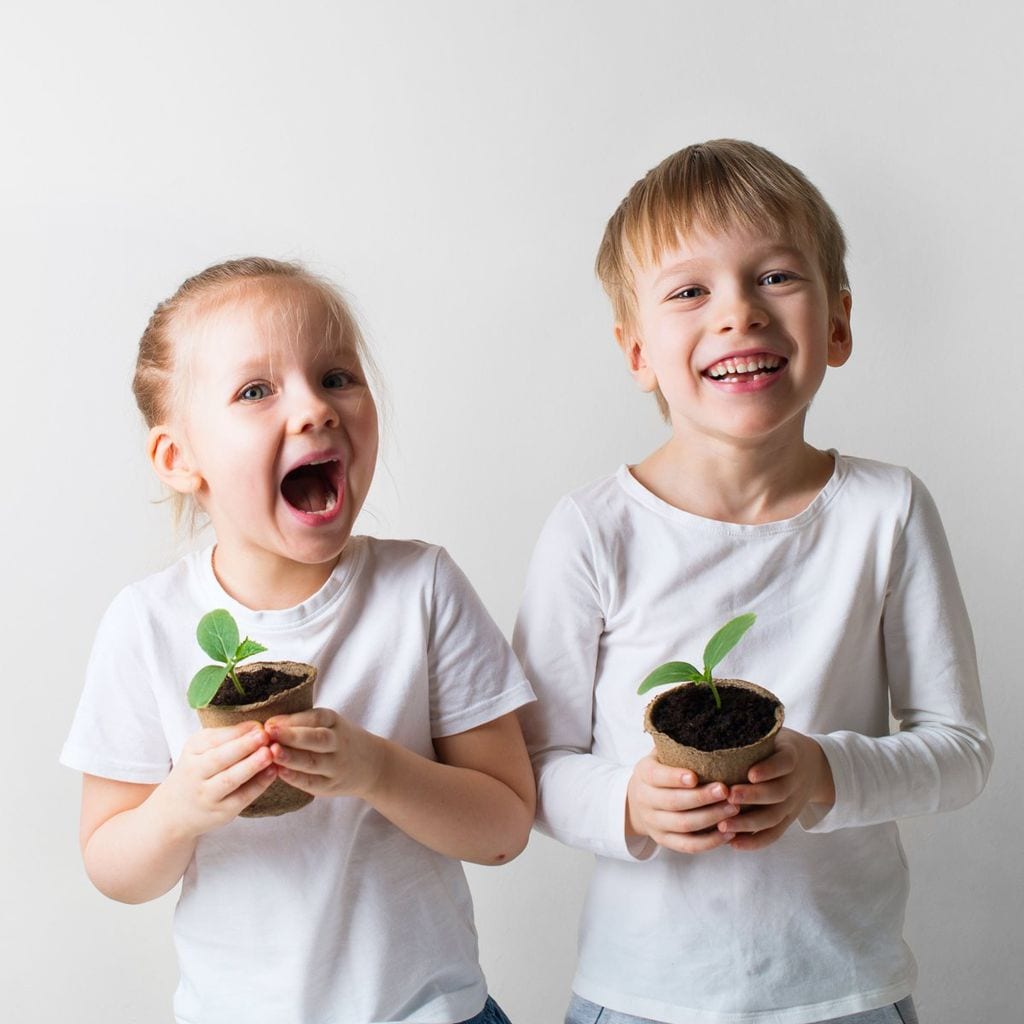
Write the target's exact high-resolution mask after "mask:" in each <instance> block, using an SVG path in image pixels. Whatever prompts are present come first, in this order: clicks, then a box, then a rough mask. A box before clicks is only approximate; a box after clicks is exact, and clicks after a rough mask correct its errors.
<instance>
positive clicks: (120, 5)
mask: <svg viewBox="0 0 1024 1024" xmlns="http://www.w3.org/2000/svg"><path fill="white" fill-rule="evenodd" d="M12 6H13V5H12ZM1019 10H1020V8H1019V7H1018V6H1017V5H1014V4H1009V3H1006V4H996V3H980V4H975V5H971V6H970V7H965V6H964V5H962V4H959V3H957V4H954V3H949V2H945V0H942V2H937V0H929V2H923V0H915V2H903V3H899V4H894V3H880V2H874V0H868V2H865V0H860V2H857V3H852V2H842V3H826V2H798V0H789V2H785V0H783V2H776V3H772V4H765V3H747V2H730V3H712V2H704V3H694V2H674V3H667V2H636V0H634V2H631V3H607V2H605V3H596V2H590V3H582V2H576V3H573V2H548V3H533V2H531V3H515V4H513V3H504V4H497V3H480V2H477V3H473V2H463V3H457V2H438V0H435V2H433V3H430V4H419V3H412V2H407V3H388V2H383V3H365V2H364V3H327V2H321V3H303V2H296V3H292V4H290V5H285V4H282V3H269V2H265V0H258V2H254V0H248V2H245V3H240V2H238V3H212V2H211V3H202V4H200V3H194V2H179V3H176V4H173V5H171V4H166V5H153V4H148V3H140V2H133V3H128V2H116V3H86V4H73V3H70V2H67V3H63V4H54V3H45V2H43V3H34V4H27V3H26V4H21V5H18V6H17V7H16V8H13V9H12V8H8V9H7V11H6V13H5V15H4V18H3V25H2V28H0V95H2V96H3V98H4V99H3V106H2V111H0V119H2V120H0V146H2V160H0V185H2V195H0V204H2V210H0V224H2V233H3V246H2V249H0V291H2V295H3V306H2V321H0V322H2V324H3V335H2V346H3V347H2V355H3V368H4V371H5V387H4V399H3V401H2V402H0V417H2V423H0V428H2V429H0V438H2V444H3V469H4V474H3V518H2V530H3V533H2V535H3V548H4V565H5V569H4V571H3V582H4V586H3V600H4V609H3V617H2V621H3V624H4V626H3V628H4V631H5V641H4V644H3V649H4V650H5V651H6V652H7V654H8V658H7V662H6V663H7V666H8V668H7V671H6V673H5V678H4V680H3V684H2V685H3V694H4V699H5V706H4V729H3V733H2V741H0V757H2V765H3V778H4V785H5V791H4V797H3V806H4V808H5V810H6V812H7V813H6V817H5V821H4V825H3V829H2V832H0V858H2V866H3V868H4V873H3V883H2V886H0V920H2V940H0V941H2V944H3V948H2V949H0V992H2V1001H3V1006H4V1011H3V1015H4V1019H5V1020H10V1021H33V1022H35V1021H41V1022H47V1024H48V1022H51V1021H53V1022H57V1021H70V1020H74V1021H76V1022H78V1024H94V1022H95V1024H100V1022H102V1024H121V1022H146V1024H150V1022H162V1021H167V1020H169V1019H170V1013H169V1003H170V995H171V992H172V989H173V985H174V981H175V966H174V957H173V950H172V945H171V941H170V916H171V910H172V906H173V897H166V898H164V899H162V900H159V901H157V902H156V903H153V904H150V905H147V906H144V907H125V906H120V905H118V904H114V903H112V902H109V901H107V900H106V899H104V898H103V897H101V896H100V895H99V894H98V893H96V892H95V891H94V890H93V889H92V888H91V887H90V886H89V884H88V882H87V881H86V879H85V876H84V873H83V871H82V868H81V866H80V861H79V856H78V849H77V836H76V830H77V814H78V791H79V780H78V778H77V777H76V776H75V775H74V773H72V772H70V771H68V770H67V769H63V768H60V767H59V766H58V765H57V763H56V762H57V754H58V750H59V747H60V745H61V742H62V740H63V737H64V735H65V732H66V730H67V727H68V724H69V722H70V719H71V716H72V713H73V710H74V707H75V703H76V701H77V696H78V692H79V688H80V685H81V678H82V672H83V668H84V663H85V659H86V657H87V654H88V650H89V646H90V643H91V638H92V633H93V630H94V628H95V626H96V623H97V620H98V618H99V616H100V614H101V613H102V611H103V609H104V608H105V606H106V604H107V603H108V601H109V600H110V599H111V598H112V596H113V595H114V593H115V592H116V591H117V590H118V589H119V588H120V587H121V586H122V585H123V584H125V583H126V582H128V581H130V580H132V579H136V578H139V577H140V576H143V575H145V574H147V573H149V572H151V571H153V570H156V569H158V568H160V567H162V566H163V565H165V564H166V563H167V562H168V561H169V560H170V559H171V558H173V557H174V556H175V553H176V551H177V550H178V549H177V548H176V546H175V540H174V537H173V535H172V531H171V527H170V520H169V515H168V511H167V507H166V506H163V505H159V504H156V503H154V499H156V498H158V497H159V491H158V489H157V487H156V485H155V483H154V481H153V480H152V479H151V474H150V471H149V469H148V466H147V465H146V463H145V461H144V458H143V450H142V440H143V431H142V428H141V425H140V423H139V419H138V416H137V414H136V412H135V409H134V406H133V404H132V399H131V395H130V391H129V381H130V377H131V371H132V365H133V357H134V347H135V344H136V342H137V338H138V336H139V334H140V332H141V330H142V328H143V326H144V324H145V321H146V318H147V316H148V314H149V312H150V310H151V309H152V307H153V306H154V304H155V303H156V301H157V300H158V299H160V298H162V297H164V296H166V295H168V294H169V293H170V292H172V291H173V290H174V288H175V287H176V286H177V284H178V283H179V282H180V281H181V280H182V279H183V278H184V277H185V276H187V275H188V274H190V273H192V272H195V271H197V270H199V269H200V268H202V267H203V266H205V265H207V264H209V263H211V262H215V261H218V260H221V259H223V258H225V257H228V256H232V255H248V254H251V253H261V254H266V255H271V256H276V257H285V258H300V259H303V260H306V261H307V262H308V263H309V264H310V265H311V266H312V267H313V269H315V270H317V271H321V272H324V273H327V274H328V275H329V276H331V277H333V278H335V279H337V280H339V281H340V282H342V284H343V285H344V287H345V288H346V289H347V290H348V291H349V292H350V293H351V294H352V295H353V296H355V299H356V307H357V309H358V310H359V312H360V314H361V316H362V317H363V320H364V322H365V325H366V328H367V334H368V336H369V339H370V343H371V345H372V347H373V349H374V351H375V353H376V356H377V358H378V360H379V362H380V363H381V365H382V368H383V371H384V377H385V379H386V382H387V390H388V394H389V397H390V403H391V405H392V407H393V411H392V413H391V415H390V416H389V418H388V425H387V431H388V439H389V440H388V444H387V448H386V453H385V462H384V464H383V465H382V467H381V468H380V470H379V471H378V479H377V482H376V484H375V487H374V491H373V492H372V494H371V498H370V501H369V512H368V514H367V515H366V516H364V518H363V522H362V528H363V529H364V530H367V531H370V532H378V533H381V534H385V535H391V536H416V537H422V538H425V539H429V540H432V541H436V542H441V543H443V544H445V545H447V546H448V547H449V549H450V550H451V551H452V553H453V554H454V556H455V557H456V559H457V560H458V561H459V562H460V563H461V564H462V566H463V567H464V568H465V569H466V571H467V572H468V574H469V576H470V578H471V579H472V580H473V581H474V582H475V584H476V585H477V587H478V589H479V591H480V592H481V594H482V595H483V597H484V599H485V600H486V602H487V604H488V606H489V607H490V609H491V611H492V613H493V614H494V616H495V617H496V618H497V620H498V621H499V623H500V624H501V625H502V627H503V628H504V629H505V630H506V632H509V631H510V630H511V626H512V622H513V619H514V615H515V608H516V604H517V600H518V596H519V592H520V588H521V585H522V580H523V574H524V571H525V566H526V562H527V559H528V556H529V553H530V550H531V547H532V545H533V542H534V539H535V537H536V534H537V531H538V529H539V527H540V525H541V522H542V521H543V518H544V516H545V515H546V514H547V512H548V510H549V509H550V507H551V506H552V505H553V503H554V502H555V500H556V498H557V497H558V496H560V495H561V494H562V493H563V492H565V491H567V490H569V489H570V488H573V487H575V486H577V485H579V484H581V483H583V482H585V481H588V480H590V479H593V478H595V477H597V476H599V475H602V474H605V473H608V472H610V471H612V470H613V469H614V468H615V467H616V466H617V465H618V464H620V463H621V462H624V461H636V460H639V459H640V458H641V457H642V456H643V455H644V454H646V453H647V452H648V451H649V450H651V449H652V448H653V447H655V446H656V445H657V444H658V443H659V442H660V440H661V438H662V436H663V429H664V428H663V427H662V425H661V423H660V420H659V418H658V416H657V413H656V410H655V407H654V403H653V400H650V399H647V398H645V397H644V396H641V395H639V394H638V393H635V392H634V390H633V385H632V382H631V381H630V379H629V377H628V376H627V374H626V372H625V369H624V367H623V366H622V365H621V364H620V356H619V354H618V351H617V349H616V348H615V345H614V343H613V341H612V337H611V325H610V321H609V313H608V309H607V306H606V303H605V300H604V298H603V295H602V294H601V292H600V289H599V287H598V285H597V283H596V281H595V280H594V278H593V275H592V270H591V268H592V262H593V257H594V253H595V250H596V247H597V243H598V240H599V238H600V234H601V231H602V228H603V225H604V222H605V220H606V219H607V217H608V216H609V215H610V214H611V212H612V210H613V209H614V207H615V206H616V204H617V203H618V201H619V200H620V198H621V197H622V196H623V195H624V194H625V192H626V190H627V189H628V187H629V186H630V185H631V184H632V182H633V181H634V180H635V179H636V178H638V177H639V176H640V175H642V174H643V173H644V172H645V171H646V170H647V169H648V168H649V167H651V166H653V165H654V164H655V163H657V162H658V161H659V160H660V159H661V158H663V157H664V156H666V155H667V154H668V153H670V152H672V151H673V150H675V149H678V148H680V147H681V146H683V145H685V144H687V143H690V142H695V141H699V140H702V139H705V138H711V137H718V136H734V137H739V138H748V139H751V140H753V141H756V142H759V143H761V144H764V145H767V146H768V147H769V148H771V149H774V150H775V151H777V152H778V153H779V154H780V155H782V156H783V157H784V158H786V159H788V160H790V161H792V162H793V163H795V164H796V165H797V166H799V167H801V168H802V169H803V170H804V171H805V172H806V173H807V174H808V175H809V177H810V178H811V179H812V180H813V181H814V182H815V183H816V184H818V186H819V187H820V188H821V189H822V191H823V192H824V194H825V196H826V198H827V199H828V200H829V201H830V202H831V203H832V204H833V205H834V207H835V208H836V210H837V211H838V213H839V215H840V218H841V220H842V221H843V223H844V225H845V227H846V230H847V232H848V235H849V240H850V248H851V258H850V271H851V276H852V281H853V291H854V336H855V352H854V357H853V359H852V361H851V362H850V363H849V364H847V366H846V367H844V368H842V369H841V370H837V371H830V374H829V377H828V379H827V380H826V382H825V386H824V388H823V390H822V392H821V394H820V396H819V398H818V400H817V402H816V405H815V408H814V410H813V412H812V414H811V420H810V427H809V436H810V439H811V440H812V441H813V442H814V443H816V444H819V445H821V446H829V445H833V446H836V447H838V448H840V449H841V450H843V451H846V452H848V453H850V454H857V455H867V456H871V457H875V458H880V459H884V460H888V461H892V462H897V463H903V464H909V465H910V466H911V467H912V468H913V469H914V470H915V471H916V472H917V473H918V475H920V476H921V477H922V478H923V479H924V480H925V481H926V482H927V484H928V485H929V487H930V488H931V490H932V492H933V493H934V495H935V497H936V499H937V501H938V503H939V507H940V509H941V510H942V511H943V515H944V519H945V523H946V526H947V530H948V532H949V536H950V541H951V544H952V547H953V551H954V555H955V557H956V560H957V563H958V566H959V569H960V574H961V579H962V583H963V587H964V591H965V594H966V597H967V602H968V606H969V608H970V610H971V613H972V618H973V621H974V625H975V629H976V633H977V639H978V646H979V654H980V660H981V668H982V673H983V679H984V684H985V695H986V701H987V705H988V711H989V717H990V722H991V726H992V733H993V736H994V739H995V742H996V748H997V759H996V766H995V769H994V772H993V775H992V778H991V781H990V783H989V786H988V789H987V790H986V792H985V794H984V795H983V796H982V797H981V798H980V799H979V800H977V801H976V802H975V803H974V804H972V805H971V806H970V807H969V808H967V809H965V810H962V811H959V812H956V813H954V814H951V815H947V816H942V817H936V818H927V819H920V820H915V821H911V822H908V823H907V824H906V826H905V828H904V833H905V838H906V845H907V847H908V850H909V855H910V861H911V869H912V877H913V895H912V898H911V905H910V911H909V919H908V923H907V932H908V936H909V939H910V941H911V944H912V946H913V947H914V949H915V951H916V953H917V955H918V958H919V960H920V962H921V979H920V984H919V988H918V992H917V1000H918V1005H919V1009H920V1011H921V1018H922V1021H923V1022H925V1024H965V1022H984V1024H1004V1022H1010V1021H1013V1020H1016V1019H1018V1018H1017V1017H1016V1014H1017V1013H1018V1012H1019V1004H1018V1001H1017V999H1016V996H1015V994H1014V993H1017V994H1019V984H1020V965H1021V964H1022V963H1024V948H1022V945H1024V944H1022V927H1021V923H1020V920H1019V911H1020V908H1021V894H1022V892H1024V869H1022V864H1024V858H1022V856H1021V851H1022V849H1024V826H1022V815H1021V813H1020V810H1019V808H1020V806H1021V796H1020V787H1019V785H1017V782H1018V780H1019V779H1020V777H1021V768H1022V753H1021V744H1020V743H1019V741H1018V739H1017V736H1016V734H1015V731H1014V730H1015V728H1016V727H1017V726H1018V725H1019V723H1020V720H1021V712H1022V697H1021V679H1020V669H1019V666H1020V653H1021V642H1020V637H1021V633H1022V629H1021V626H1020V621H1019V620H1020V607H1021V601H1020V580H1021V575H1022V573H1021V570H1022V568H1024V559H1022V557H1021V556H1022V544H1021V533H1022V530H1021V526H1020V521H1021V515H1020V512H1021V497H1022V492H1024V486H1022V485H1024V479H1022V470H1021V434H1022V432H1021V427H1020V409H1021V401H1020V393H1021V381H1022V378H1024V356H1022V347H1024V338H1022V330H1021V323H1022V311H1021V300H1022V293H1021V287H1020V282H1021V269H1020V268H1021V262H1022V256H1021V248H1020V241H1019V237H1020V228H1021V224H1022V210H1021V202H1020V189H1021V185H1022V182H1021V175H1020V168H1021V165H1022V158H1024V146H1022V132H1021V124H1022V123H1024V110H1022V103H1021V83H1020V74H1019V55H1018V46H1019V42H1020V39H1021V35H1022V29H1024V19H1022V16H1021V14H1020V13H1018V12H1019ZM1014 410H1017V411H1016V412H1014ZM11 655H13V660H12V659H11V657H10V656H11ZM588 871H589V860H588V858H587V857H586V856H583V855H580V854H576V853H574V852H571V851H569V850H566V849H563V848H561V847H558V846H556V845H555V844H553V843H551V842H550V841H547V840H544V839H543V838H537V837H535V838H534V840H533V841H532V842H531V845H530V847H529V849H528V850H527V852H526V853H525V854H524V855H523V856H522V857H521V858H520V859H519V860H518V861H516V862H515V863H514V864H512V865H510V866H508V867H506V868H502V869H486V870H485V869H470V876H471V881H472V885H473V888H474V892H475V895H476V900H477V914H478V924H479V930H480V936H481V945H482V956H483V960H484V964H485V968H486V970H487V972H488V976H489V979H490V982H491V986H492V989H493V991H494V993H495V994H496V995H497V997H498V998H499V1000H500V1001H501V1002H502V1003H504V1004H505V1006H506V1008H507V1010H508V1011H509V1013H510V1015H511V1016H512V1017H513V1019H514V1020H515V1022H516V1024H554V1022H556V1021H560V1020H561V1013H562V1010H563V1007H564V1004H565V1000H566V997H567V990H568V985H569V980H570V977H571V971H572V963H573V947H574V941H575V936H574V932H575V916H576V914H577V911H578V908H579V905H580V900H581V896H582V892H583V889H584V885H585V881H586V876H587V873H588ZM254 898H258V897H256V896H255V894H254ZM270 924H272V923H270ZM768 926H769V927H770V924H769V925H768ZM239 1019H240V1020H243V1019H244V1017H243V1016H242V1015H241V1014H240V1017H239Z"/></svg>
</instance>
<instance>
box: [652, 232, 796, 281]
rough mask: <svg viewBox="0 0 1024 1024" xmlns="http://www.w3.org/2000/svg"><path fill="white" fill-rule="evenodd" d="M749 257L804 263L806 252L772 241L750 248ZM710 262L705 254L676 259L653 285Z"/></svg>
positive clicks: (784, 243) (793, 246)
mask: <svg viewBox="0 0 1024 1024" xmlns="http://www.w3.org/2000/svg"><path fill="white" fill-rule="evenodd" d="M750 255H751V259H754V260H758V261H760V260H764V259H769V258H770V257H773V256H786V257H789V258H791V259H798V260H800V261H801V262H804V263H806V262H807V260H808V257H807V254H806V253H805V252H804V251H803V250H802V249H801V248H800V247H799V246H795V245H789V244H787V243H786V242H773V243H771V244H769V245H766V246H764V247H763V248H751V249H750ZM708 262H710V259H709V258H708V257H706V256H694V257H693V258H692V259H688V260H678V261H677V262H675V263H672V264H670V265H669V266H667V267H665V268H664V269H663V270H662V271H661V273H659V274H658V276H657V277H656V278H655V279H654V286H655V287H657V286H658V285H660V284H661V283H662V281H664V280H665V278H667V277H674V276H675V275H676V274H679V273H681V272H683V271H685V270H690V269H691V268H699V267H703V266H704V265H706V264H707V263H708Z"/></svg>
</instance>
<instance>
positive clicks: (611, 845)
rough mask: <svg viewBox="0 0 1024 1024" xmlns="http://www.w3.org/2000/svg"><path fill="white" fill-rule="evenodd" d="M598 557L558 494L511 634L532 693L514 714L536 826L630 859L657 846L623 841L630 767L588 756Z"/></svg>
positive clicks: (571, 507) (600, 613)
mask: <svg viewBox="0 0 1024 1024" xmlns="http://www.w3.org/2000/svg"><path fill="white" fill-rule="evenodd" d="M597 557H598V556H597V554H596V551H595V548H594V545H593V544H592V541H591V538H590V534H589V532H588V531H587V528H586V525H585V523H584V522H583V519H582V517H581V515H580V513H579V511H578V509H577V508H576V506H575V504H574V503H573V502H572V500H571V499H569V498H565V499H563V500H562V501H561V502H560V503H559V504H558V505H557V506H556V507H555V509H554V511H553V512H552V513H551V515H550V517H549V518H548V521H547V522H546V524H545V525H544V528H543V530H542V531H541V534H540V537H539V538H538V540H537V546H536V548H535V550H534V553H533V557H532V559H531V562H530V568H529V572H528V575H527V581H526V587H525V590H524V594H523V601H522V604H521V606H520V611H519V617H518V619H517V621H516V626H515V631H514V633H513V638H512V646H513V648H514V650H515V652H516V654H517V655H518V656H519V660H520V662H521V663H522V665H523V668H524V670H525V672H526V676H527V678H528V679H529V680H530V682H531V684H532V685H533V687H534V690H535V691H536V692H537V697H538V700H537V703H536V704H532V705H530V706H528V707H525V708H523V709H522V710H521V711H520V712H519V715H520V720H521V721H522V723H523V733H524V735H525V737H526V744H527V748H528V749H529V751H530V757H531V760H532V761H533V769H534V773H535V774H536V777H537V827H538V828H539V829H540V830H541V831H542V832H544V833H545V834H547V835H550V836H551V837H553V838H555V839H557V840H559V842H563V843H565V844H567V845H569V846H574V847H577V848H578V849H583V850H588V851H590V852H592V853H596V854H600V855H603V856H608V857H616V858H619V859H625V860H632V859H634V858H635V857H638V856H639V857H644V856H649V855H650V854H651V853H652V852H653V851H654V849H655V846H654V843H653V842H652V841H651V840H650V839H648V838H646V837H642V836H641V837H631V838H627V834H626V799H627V789H628V787H629V782H630V777H631V775H632V766H626V765H622V764H618V763H616V762H613V761H609V760H606V759H604V758H600V757H597V756H595V755H594V754H592V753H591V747H592V743H593V733H592V730H593V710H594V680H595V674H596V667H597V658H598V646H599V642H600V638H601V633H602V631H603V629H604V596H603V595H602V593H601V583H600V579H601V570H600V569H599V567H598V566H597V565H596V564H595V563H596V560H597Z"/></svg>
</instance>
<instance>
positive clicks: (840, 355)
mask: <svg viewBox="0 0 1024 1024" xmlns="http://www.w3.org/2000/svg"><path fill="white" fill-rule="evenodd" d="M634 283H635V290H636V322H635V324H632V325H619V326H618V327H617V328H616V335H617V337H618V338H619V343H620V345H621V346H622V348H623V350H624V352H625V353H626V356H627V359H628V360H629V364H630V369H631V371H632V373H633V375H634V377H636V379H637V381H638V383H639V384H640V386H641V387H643V388H644V390H647V391H653V390H654V389H655V388H659V389H660V390H661V393H662V395H663V396H664V398H665V401H666V403H667V405H668V409H669V415H670V418H671V422H672V427H673V434H674V436H675V437H677V438H686V439H687V440H688V441H691V442H692V441H699V440H700V439H701V438H704V439H709V438H715V439H718V440H731V441H733V442H736V443H740V444H742V445H744V446H748V445H749V444H750V443H752V442H756V441H759V440H766V439H768V438H769V437H771V438H775V439H777V440H783V439H793V440H796V439H800V440H801V441H802V437H803V421H804V417H805V415H806V411H807V407H808V406H809V405H810V402H811V399H812V398H813V397H814V394H815V392H816V391H817V390H818V387H819V386H820V384H821V381H822V379H823V377H824V374H825V369H826V367H827V366H840V365H842V363H844V362H845V361H846V359H847V357H848V356H849V352H850V327H849V296H848V294H847V293H842V294H841V295H837V296H834V297H830V296H829V295H828V294H827V292H826V287H825V281H824V276H823V274H822V272H821V269H820V267H819V265H818V260H817V258H816V256H815V254H814V253H813V252H808V250H807V247H806V246H802V245H800V244H797V243H794V242H793V241H791V240H789V239H786V238H783V237H781V236H764V235H758V234H755V233H751V232H747V231H742V230H738V229H733V230H728V231H724V232H721V233H719V234H708V233H702V234H692V235H690V236H688V237H686V238H685V239H682V240H680V242H679V243H678V245H677V246H676V248H674V249H671V250H669V251H666V252H664V253H663V254H662V256H661V257H660V259H658V260H656V261H654V262H653V263H652V264H650V265H648V266H636V267H635V268H634Z"/></svg>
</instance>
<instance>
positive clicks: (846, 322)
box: [828, 289, 853, 366]
mask: <svg viewBox="0 0 1024 1024" xmlns="http://www.w3.org/2000/svg"><path fill="white" fill-rule="evenodd" d="M852 309H853V296H852V295H851V294H850V293H849V292H848V291H846V290H845V289H844V290H843V291H842V292H841V293H840V295H839V303H838V306H836V307H835V308H833V310H832V314H831V317H830V320H829V336H828V365H829V366H842V365H843V363H845V362H846V360H847V359H849V358H850V353H851V352H852V351H853V334H852V333H851V331H850V311H851V310H852Z"/></svg>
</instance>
